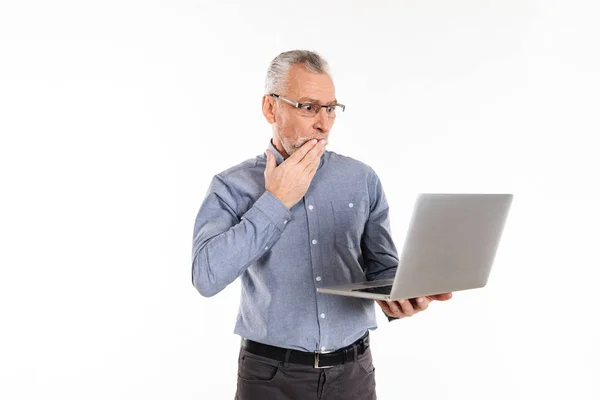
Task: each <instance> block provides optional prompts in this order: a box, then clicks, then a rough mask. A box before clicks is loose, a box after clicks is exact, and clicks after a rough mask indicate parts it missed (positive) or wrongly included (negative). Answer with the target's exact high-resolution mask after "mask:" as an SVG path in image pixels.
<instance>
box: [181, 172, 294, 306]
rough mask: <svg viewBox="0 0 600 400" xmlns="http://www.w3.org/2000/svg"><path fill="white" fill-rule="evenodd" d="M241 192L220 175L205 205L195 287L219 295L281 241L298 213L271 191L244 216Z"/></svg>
mask: <svg viewBox="0 0 600 400" xmlns="http://www.w3.org/2000/svg"><path fill="white" fill-rule="evenodd" d="M237 200H238V199H237V198H236V193H235V190H233V188H231V187H230V186H229V185H228V184H227V183H226V181H225V180H224V179H223V177H221V176H220V175H216V176H215V177H214V178H213V180H212V182H211V184H210V186H209V189H208V192H207V194H206V197H205V199H204V201H203V203H202V205H201V206H200V210H199V211H198V214H197V216H196V221H195V223H194V235H193V242H192V283H193V285H194V287H196V289H197V290H198V291H199V292H200V294H201V295H203V296H205V297H210V296H214V295H215V294H217V293H219V292H220V291H221V290H223V289H224V288H225V287H226V286H227V285H229V284H230V283H231V282H233V281H234V280H235V279H236V278H237V277H238V276H240V275H241V274H242V273H243V272H244V271H245V270H246V269H247V268H248V267H249V266H250V265H251V264H252V263H253V262H254V261H255V260H257V259H258V258H259V257H261V256H262V255H263V254H264V253H266V252H267V251H268V249H269V248H270V247H271V246H272V245H273V244H274V243H275V242H276V241H277V240H278V239H279V238H280V237H281V233H282V232H283V231H284V229H285V227H286V224H287V223H288V221H290V220H291V219H292V214H291V213H290V211H289V210H288V208H287V207H286V206H285V205H284V204H283V203H282V202H281V201H280V200H279V199H277V198H276V197H275V196H274V195H273V194H272V193H271V192H269V191H265V192H264V193H263V194H262V195H261V196H260V197H259V198H258V199H257V200H256V202H255V203H254V204H253V205H252V207H250V209H248V210H247V211H246V212H245V213H244V214H243V215H242V216H241V217H238V215H239V214H238V212H237V204H236V203H237V202H238V201H237Z"/></svg>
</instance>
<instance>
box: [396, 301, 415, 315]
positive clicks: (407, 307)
mask: <svg viewBox="0 0 600 400" xmlns="http://www.w3.org/2000/svg"><path fill="white" fill-rule="evenodd" d="M398 303H399V304H400V307H401V308H402V312H403V313H404V314H406V315H407V316H409V317H412V316H413V315H415V309H414V308H413V306H412V304H411V303H410V301H408V300H401V301H399V302H398Z"/></svg>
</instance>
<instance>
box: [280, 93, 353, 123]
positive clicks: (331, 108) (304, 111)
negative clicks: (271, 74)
mask: <svg viewBox="0 0 600 400" xmlns="http://www.w3.org/2000/svg"><path fill="white" fill-rule="evenodd" d="M270 96H272V97H275V98H276V99H279V100H283V101H285V102H286V103H288V104H290V105H292V106H294V107H295V108H297V109H298V110H300V115H302V116H304V117H314V116H316V115H318V114H319V111H321V108H325V112H326V113H327V116H329V118H335V114H336V111H337V110H338V109H339V110H342V112H344V111H345V110H346V106H345V105H343V104H339V103H338V104H331V105H326V106H322V105H320V104H314V103H297V102H295V101H292V100H290V99H286V98H285V97H282V96H280V95H278V94H275V93H271V94H270Z"/></svg>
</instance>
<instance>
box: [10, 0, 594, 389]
mask: <svg viewBox="0 0 600 400" xmlns="http://www.w3.org/2000/svg"><path fill="white" fill-rule="evenodd" d="M0 4H1V5H0V59H1V62H0V133H1V135H2V136H1V142H0V174H1V190H2V195H1V197H0V199H1V200H0V201H1V207H0V240H1V242H0V243H1V244H0V246H1V251H0V268H1V269H0V324H1V328H0V398H2V399H7V400H8V399H10V400H13V399H14V400H16V399H62V400H67V399H78V400H79V399H86V400H95V399H232V398H233V394H234V392H235V383H236V370H237V354H238V349H239V337H237V336H235V335H233V326H234V322H235V317H236V314H237V307H238V302H239V282H238V281H236V282H234V283H233V284H232V285H230V286H229V287H227V288H226V289H225V290H224V291H223V292H221V293H219V294H218V295H217V296H215V297H212V298H208V299H207V298H203V297H202V296H200V294H199V293H198V292H197V291H196V290H195V289H194V287H193V286H192V283H191V246H192V228H193V222H194V219H195V216H196V213H197V211H198V208H199V206H200V204H201V202H202V200H203V198H204V195H205V192H206V189H207V185H208V183H209V180H210V178H211V177H212V176H213V175H214V174H216V173H218V172H220V171H222V170H223V169H225V168H227V167H229V166H232V165H235V164H237V163H239V162H241V161H243V160H246V159H248V158H253V157H254V156H256V155H258V154H260V153H261V152H263V151H264V149H265V148H266V146H267V143H268V140H269V138H270V135H271V129H270V126H269V125H268V123H267V122H266V121H265V120H264V118H263V116H262V114H261V109H260V100H261V95H262V90H263V85H264V76H265V72H266V69H267V66H268V63H269V62H270V60H271V59H272V58H273V57H275V56H276V55H277V54H279V53H280V52H281V51H285V50H289V49H294V48H306V49H312V50H317V51H319V52H320V53H321V54H322V55H323V56H324V57H325V58H326V59H327V60H328V61H329V63H330V64H331V67H332V72H333V76H334V81H335V83H336V88H337V97H338V99H339V100H340V101H341V102H343V103H345V104H347V110H346V113H345V114H344V115H343V116H342V117H340V118H338V120H337V122H336V126H335V127H334V129H333V131H332V134H331V137H330V139H331V140H330V146H329V148H330V150H334V151H336V152H339V153H342V154H345V155H348V156H352V157H354V158H357V159H359V160H362V161H364V162H366V163H368V164H370V165H371V166H372V167H374V168H375V170H376V171H377V172H378V174H379V176H380V178H381V180H382V182H383V184H384V188H385V190H386V193H387V196H388V200H389V202H390V205H391V214H392V229H393V233H394V236H395V239H396V241H397V243H398V245H401V244H402V239H403V234H404V231H405V229H406V224H407V222H408V218H409V216H410V215H409V214H410V211H411V207H412V204H413V201H414V195H415V194H416V193H418V192H420V191H434V192H443V191H451V192H461V191H464V192H480V191H481V192H511V193H514V194H515V199H514V202H513V207H512V210H511V214H510V217H509V220H508V222H507V225H506V230H505V232H504V236H503V241H502V243H501V246H500V248H499V251H498V254H497V258H496V263H495V265H494V269H493V271H492V275H491V277H490V281H489V284H488V286H487V287H486V288H484V289H478V290H474V291H470V292H461V293H456V294H455V297H454V299H453V300H452V301H450V302H447V303H437V304H433V305H432V306H431V307H430V309H429V310H428V311H427V312H425V313H422V314H420V315H418V316H415V317H413V318H410V319H406V320H401V321H395V322H393V323H388V322H387V320H386V319H385V318H384V316H383V314H382V313H379V317H380V319H379V329H378V330H376V331H374V332H372V343H373V345H372V346H373V357H374V364H375V367H376V371H377V372H376V378H377V387H378V393H379V398H381V399H384V400H385V399H481V398H485V399H508V398H510V399H532V398H538V399H541V398H547V397H552V398H574V399H579V400H584V399H598V398H600V385H599V384H598V380H597V378H598V376H600V367H599V363H598V359H599V358H600V345H599V344H598V341H599V338H600V328H598V295H597V294H596V293H595V290H596V289H597V288H598V268H599V266H600V265H599V264H600V263H599V261H600V256H599V255H598V250H597V248H598V247H597V246H598V244H597V240H598V232H597V229H598V223H599V222H600V221H599V212H598V202H599V201H600V196H599V194H598V171H599V170H600V168H599V167H600V165H599V162H598V159H597V155H596V153H597V149H598V147H597V145H596V144H595V143H596V140H597V137H598V135H599V134H600V129H599V127H600V126H599V125H600V124H599V122H598V110H599V108H600V107H599V106H600V100H599V99H600V97H599V95H598V93H599V92H600V79H599V77H598V73H599V71H600V57H599V51H598V37H600V25H598V23H597V15H598V6H597V5H595V3H594V2H592V1H589V2H587V4H584V2H581V1H566V0H565V1H548V0H544V1H541V0H540V1H527V0H487V1H482V0H479V1H476V0H471V1H466V0H461V1H442V0H437V1H424V0H420V1H374V0H373V1H369V2H358V1H356V2H354V1H352V2H351V1H335V2H334V1H319V2H316V1H315V2H298V1H272V2H266V1H248V2H242V1H237V2H230V1H212V2H208V1H204V2H202V1H183V0H172V1H159V0H154V1H141V0H140V1H132V0H127V1H124V0H119V1H116V0H112V1H103V2H91V1H64V0H63V1H54V2H47V1H14V2H9V1H8V0H2V1H1V3H0ZM594 380H595V381H594Z"/></svg>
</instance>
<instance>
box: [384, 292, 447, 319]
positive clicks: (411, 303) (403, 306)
mask: <svg viewBox="0 0 600 400" xmlns="http://www.w3.org/2000/svg"><path fill="white" fill-rule="evenodd" d="M451 298H452V293H442V294H435V295H432V296H423V297H417V298H414V299H408V300H399V301H384V300H375V301H376V302H377V304H379V306H380V307H381V309H382V310H383V312H384V313H385V314H386V315H387V316H389V317H394V318H405V317H412V316H413V315H415V314H417V313H419V312H421V311H425V310H426V309H427V307H428V306H429V303H431V302H432V301H434V300H437V301H446V300H450V299H451Z"/></svg>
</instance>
